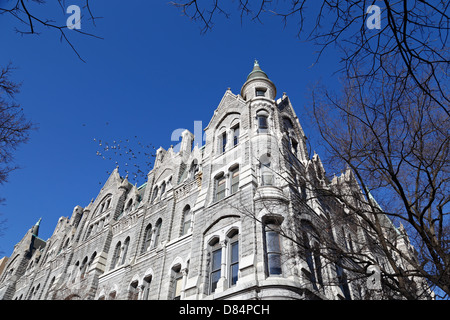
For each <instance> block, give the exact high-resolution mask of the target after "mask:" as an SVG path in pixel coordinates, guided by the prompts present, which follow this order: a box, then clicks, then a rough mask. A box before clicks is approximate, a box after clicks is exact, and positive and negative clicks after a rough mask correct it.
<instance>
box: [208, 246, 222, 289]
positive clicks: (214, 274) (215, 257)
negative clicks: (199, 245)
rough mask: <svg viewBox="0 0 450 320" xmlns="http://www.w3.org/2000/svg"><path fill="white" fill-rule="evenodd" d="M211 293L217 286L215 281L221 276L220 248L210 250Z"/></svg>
mask: <svg viewBox="0 0 450 320" xmlns="http://www.w3.org/2000/svg"><path fill="white" fill-rule="evenodd" d="M211 260H212V261H211V275H210V279H211V293H212V292H214V291H215V290H216V288H217V283H218V282H219V279H220V276H221V272H220V271H221V264H222V248H220V247H219V249H216V250H214V251H213V252H212V259H211Z"/></svg>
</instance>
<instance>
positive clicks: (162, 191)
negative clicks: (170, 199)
mask: <svg viewBox="0 0 450 320" xmlns="http://www.w3.org/2000/svg"><path fill="white" fill-rule="evenodd" d="M165 192H166V182H165V181H164V182H163V183H162V184H161V199H162V197H163V196H164V193H165Z"/></svg>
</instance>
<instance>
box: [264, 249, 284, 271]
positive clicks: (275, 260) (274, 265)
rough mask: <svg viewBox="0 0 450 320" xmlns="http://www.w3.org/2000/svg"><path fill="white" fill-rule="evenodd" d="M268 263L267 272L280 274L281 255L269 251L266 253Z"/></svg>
mask: <svg viewBox="0 0 450 320" xmlns="http://www.w3.org/2000/svg"><path fill="white" fill-rule="evenodd" d="M267 262H268V264H269V268H268V269H269V274H281V257H280V254H278V253H269V254H268V255H267Z"/></svg>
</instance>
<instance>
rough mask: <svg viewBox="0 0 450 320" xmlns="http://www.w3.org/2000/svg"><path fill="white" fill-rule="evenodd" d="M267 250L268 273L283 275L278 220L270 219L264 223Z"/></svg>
mask: <svg viewBox="0 0 450 320" xmlns="http://www.w3.org/2000/svg"><path fill="white" fill-rule="evenodd" d="M264 235H265V249H266V250H265V251H266V264H267V268H266V269H267V273H268V275H281V274H282V269H281V241H280V234H279V225H278V223H277V221H274V220H268V221H267V222H266V223H265V225H264Z"/></svg>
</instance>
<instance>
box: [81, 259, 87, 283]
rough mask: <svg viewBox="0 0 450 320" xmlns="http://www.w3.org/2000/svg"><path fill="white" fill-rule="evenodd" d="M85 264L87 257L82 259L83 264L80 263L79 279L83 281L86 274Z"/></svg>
mask: <svg viewBox="0 0 450 320" xmlns="http://www.w3.org/2000/svg"><path fill="white" fill-rule="evenodd" d="M87 262H88V257H85V258H84V259H83V262H81V267H80V278H81V279H84V275H85V273H86V269H87Z"/></svg>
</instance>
